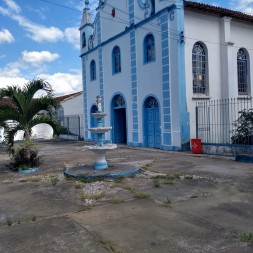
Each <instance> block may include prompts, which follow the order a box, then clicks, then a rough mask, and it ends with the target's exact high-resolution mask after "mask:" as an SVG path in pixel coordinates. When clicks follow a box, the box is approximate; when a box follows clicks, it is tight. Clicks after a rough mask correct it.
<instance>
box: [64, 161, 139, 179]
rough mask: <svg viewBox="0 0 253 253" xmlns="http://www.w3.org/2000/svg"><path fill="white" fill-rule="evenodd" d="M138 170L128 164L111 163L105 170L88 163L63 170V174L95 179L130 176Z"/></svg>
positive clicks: (74, 177) (77, 177)
mask: <svg viewBox="0 0 253 253" xmlns="http://www.w3.org/2000/svg"><path fill="white" fill-rule="evenodd" d="M139 171H140V169H139V168H132V167H130V166H128V165H121V164H113V165H111V166H110V167H109V168H108V169H107V170H94V168H92V166H90V165H81V166H77V167H73V168H70V169H67V170H65V171H64V176H65V177H67V178H72V179H76V180H80V179H88V180H96V179H101V178H105V179H106V178H109V179H113V178H122V177H131V176H133V175H135V174H136V173H138V172H139Z"/></svg>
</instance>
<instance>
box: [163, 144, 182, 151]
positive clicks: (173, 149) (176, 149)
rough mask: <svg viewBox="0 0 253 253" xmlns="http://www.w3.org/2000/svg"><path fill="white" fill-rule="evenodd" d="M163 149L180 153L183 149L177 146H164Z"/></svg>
mask: <svg viewBox="0 0 253 253" xmlns="http://www.w3.org/2000/svg"><path fill="white" fill-rule="evenodd" d="M162 148H163V149H164V150H165V151H180V150H181V147H177V146H167V145H163V146H162Z"/></svg>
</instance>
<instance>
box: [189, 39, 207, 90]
mask: <svg viewBox="0 0 253 253" xmlns="http://www.w3.org/2000/svg"><path fill="white" fill-rule="evenodd" d="M207 71H208V69H207V50H206V48H205V46H204V45H203V44H202V43H200V42H197V43H195V45H194V46H193V50H192V75H193V93H195V94H206V93H207V88H208V87H207V85H208V83H207V73H208V72H207Z"/></svg>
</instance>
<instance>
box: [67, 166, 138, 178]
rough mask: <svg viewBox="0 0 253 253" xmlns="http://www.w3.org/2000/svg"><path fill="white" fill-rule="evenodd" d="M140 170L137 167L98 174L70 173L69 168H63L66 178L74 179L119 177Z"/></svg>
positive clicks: (130, 174)
mask: <svg viewBox="0 0 253 253" xmlns="http://www.w3.org/2000/svg"><path fill="white" fill-rule="evenodd" d="M139 171H140V169H139V168H133V169H130V170H127V171H124V172H118V173H110V172H108V173H106V174H102V175H99V174H95V175H94V174H91V175H89V174H83V175H75V174H73V173H71V170H65V171H64V176H65V177H67V178H73V179H76V180H80V179H93V180H95V179H98V178H101V177H102V178H111V179H113V178H121V177H131V176H133V175H135V174H136V173H138V172H139Z"/></svg>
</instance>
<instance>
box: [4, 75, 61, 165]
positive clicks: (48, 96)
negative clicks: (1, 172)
mask: <svg viewBox="0 0 253 253" xmlns="http://www.w3.org/2000/svg"><path fill="white" fill-rule="evenodd" d="M38 91H44V92H45V93H44V95H41V96H39V97H36V98H34V95H35V94H36V93H37V92H38ZM58 107H59V101H58V100H57V99H55V98H54V95H53V94H52V88H51V86H50V84H49V83H47V82H45V81H44V80H41V79H37V80H32V81H30V82H28V83H27V84H26V85H25V86H24V87H23V88H20V87H18V86H8V87H7V88H2V89H0V126H1V127H4V138H5V145H6V148H7V150H8V151H9V152H10V154H11V155H12V156H13V157H12V158H13V160H14V164H15V163H18V165H19V166H21V165H22V163H20V162H21V161H23V165H25V166H30V165H31V164H33V163H34V162H35V163H36V162H37V160H36V159H35V157H37V152H36V151H35V150H33V145H32V142H31V135H32V128H33V127H34V126H36V125H38V124H41V123H45V124H48V125H50V126H51V127H52V128H53V131H54V134H59V132H60V127H61V126H60V123H59V122H58V121H57V120H54V119H53V115H54V114H55V110H56V109H57V108H58ZM41 112H43V113H41ZM20 130H22V131H24V143H23V146H22V148H21V150H18V151H17V152H15V151H16V150H15V149H13V146H14V137H15V135H16V134H17V132H18V131H20ZM16 159H17V161H16Z"/></svg>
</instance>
